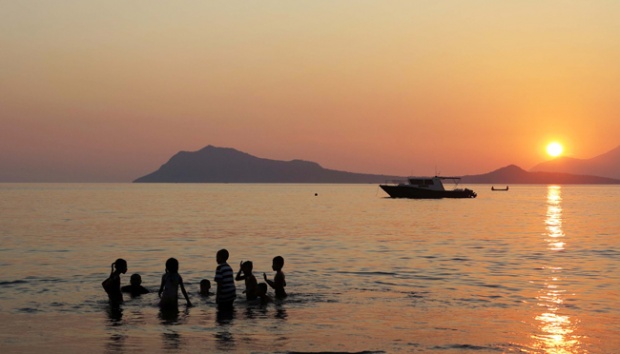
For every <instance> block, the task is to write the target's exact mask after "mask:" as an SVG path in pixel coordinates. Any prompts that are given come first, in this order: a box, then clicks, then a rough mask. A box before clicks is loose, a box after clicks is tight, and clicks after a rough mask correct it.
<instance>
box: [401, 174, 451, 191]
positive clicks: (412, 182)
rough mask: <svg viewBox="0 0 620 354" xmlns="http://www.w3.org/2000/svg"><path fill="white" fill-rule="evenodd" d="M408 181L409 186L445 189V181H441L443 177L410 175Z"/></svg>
mask: <svg viewBox="0 0 620 354" xmlns="http://www.w3.org/2000/svg"><path fill="white" fill-rule="evenodd" d="M408 181H409V186H411V187H417V188H424V189H431V190H438V191H443V190H445V189H444V187H443V183H442V182H441V178H439V177H428V178H426V177H410V178H408Z"/></svg>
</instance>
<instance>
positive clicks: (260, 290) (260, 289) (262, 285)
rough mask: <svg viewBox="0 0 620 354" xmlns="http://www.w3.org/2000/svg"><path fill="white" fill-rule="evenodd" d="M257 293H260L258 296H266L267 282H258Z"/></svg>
mask: <svg viewBox="0 0 620 354" xmlns="http://www.w3.org/2000/svg"><path fill="white" fill-rule="evenodd" d="M256 295H258V296H265V295H267V284H265V283H258V285H257V286H256Z"/></svg>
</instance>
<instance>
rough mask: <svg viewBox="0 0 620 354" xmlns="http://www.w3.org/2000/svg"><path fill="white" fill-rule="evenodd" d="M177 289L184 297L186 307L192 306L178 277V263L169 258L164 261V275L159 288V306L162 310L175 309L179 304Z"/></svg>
mask: <svg viewBox="0 0 620 354" xmlns="http://www.w3.org/2000/svg"><path fill="white" fill-rule="evenodd" d="M179 287H180V288H181V292H182V293H183V296H184V297H185V301H186V302H187V306H192V303H191V302H190V301H189V296H187V291H185V286H183V278H181V275H179V261H177V260H176V259H175V258H169V259H168V260H167V261H166V273H165V274H164V275H163V276H162V277H161V286H160V287H159V292H158V295H159V298H160V299H161V300H160V301H159V306H160V307H162V308H176V307H177V306H178V303H179Z"/></svg>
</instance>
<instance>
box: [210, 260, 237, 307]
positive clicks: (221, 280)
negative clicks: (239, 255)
mask: <svg viewBox="0 0 620 354" xmlns="http://www.w3.org/2000/svg"><path fill="white" fill-rule="evenodd" d="M228 256H229V254H228V250H226V249H221V250H219V251H217V255H216V256H215V259H216V261H217V268H216V269H215V279H214V280H215V282H216V283H217V291H216V293H215V302H216V303H217V306H218V307H220V308H224V309H230V308H232V307H233V302H235V298H236V297H237V294H236V291H237V288H236V287H235V278H234V277H233V270H232V268H231V267H230V266H229V265H228V263H226V261H227V260H228Z"/></svg>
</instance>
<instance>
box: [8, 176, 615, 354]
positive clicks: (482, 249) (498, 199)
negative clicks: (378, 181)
mask: <svg viewBox="0 0 620 354" xmlns="http://www.w3.org/2000/svg"><path fill="white" fill-rule="evenodd" d="M467 187H469V188H472V189H474V190H475V191H476V192H478V198H476V199H466V200H396V199H388V198H384V194H383V192H382V191H380V190H379V188H378V186H376V185H308V184H303V185H295V184H278V185H275V184H256V185H255V184H241V185H239V184H171V185H163V184H0V266H1V267H2V268H1V269H2V273H1V274H0V348H1V351H2V353H17V352H32V353H34V352H45V351H47V352H69V353H83V352H92V353H104V352H110V353H120V352H174V353H176V352H198V351H203V352H205V351H206V352H255V353H274V352H277V353H281V352H385V353H393V352H425V353H462V352H467V353H558V354H560V353H617V352H618V350H620V335H619V334H620V309H619V306H618V305H619V300H618V299H619V295H620V269H619V267H620V187H616V186H562V187H559V186H518V185H515V186H511V187H510V191H508V192H491V190H490V186H486V185H470V186H467ZM315 194H318V195H315ZM220 248H227V249H228V250H229V251H230V254H231V258H230V261H229V263H230V264H231V266H232V267H233V269H234V270H235V271H237V270H238V269H239V262H240V261H241V260H248V259H249V260H252V261H253V262H254V273H255V274H256V275H257V277H258V278H259V281H260V280H261V279H262V273H263V272H266V273H267V274H268V275H269V276H270V277H273V271H272V270H271V259H272V258H273V257H274V256H276V255H282V256H283V257H284V258H285V261H286V263H285V266H284V272H285V274H286V279H287V284H288V286H287V291H288V293H289V297H288V298H287V299H286V300H284V301H282V302H276V303H274V304H269V305H267V306H263V307H261V306H259V305H256V304H248V303H247V302H246V301H245V300H244V299H243V295H242V294H241V291H242V290H243V287H244V285H243V283H242V282H238V283H237V293H238V295H239V298H238V301H237V303H236V306H235V310H234V312H233V313H220V312H218V310H217V308H216V307H215V306H214V304H213V301H214V299H213V298H206V299H205V298H201V297H200V296H199V295H198V288H199V286H198V284H199V282H200V280H201V279H203V278H207V279H211V280H212V279H213V276H214V272H215V267H216V265H217V264H216V261H215V253H216V251H217V250H218V249H220ZM119 257H121V258H124V259H126V260H127V262H128V265H129V271H128V272H127V274H125V275H123V277H122V284H123V285H126V284H128V283H129V276H130V274H132V273H136V272H137V273H140V274H141V275H142V280H143V285H144V286H146V287H147V288H149V289H151V290H152V291H153V293H150V294H147V295H143V296H142V297H141V298H135V299H131V298H129V297H128V296H126V297H125V299H126V302H125V304H124V305H123V306H122V308H121V309H120V310H113V309H111V308H110V306H109V305H108V303H107V297H106V294H105V293H104V292H103V289H102V288H101V285H100V284H101V281H103V280H104V279H105V278H106V277H107V276H108V274H109V269H110V263H111V262H113V261H114V260H115V259H116V258H119ZM169 257H176V258H177V259H178V260H179V262H180V271H179V272H180V274H181V275H182V276H183V278H184V280H185V283H186V288H187V289H188V291H189V292H190V296H191V300H192V302H193V304H194V307H191V308H186V307H185V306H184V305H183V304H184V301H180V306H179V312H178V313H172V314H170V313H161V312H160V311H159V308H158V307H157V305H156V304H157V301H158V299H157V294H156V292H157V289H158V287H159V282H160V279H161V275H162V274H163V273H164V269H165V266H164V263H165V261H166V259H167V258H169ZM272 295H273V294H272Z"/></svg>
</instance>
